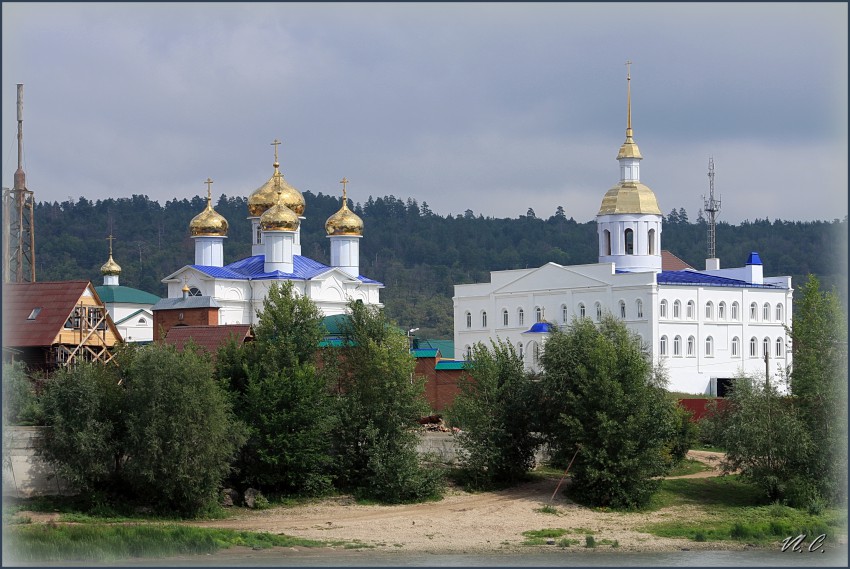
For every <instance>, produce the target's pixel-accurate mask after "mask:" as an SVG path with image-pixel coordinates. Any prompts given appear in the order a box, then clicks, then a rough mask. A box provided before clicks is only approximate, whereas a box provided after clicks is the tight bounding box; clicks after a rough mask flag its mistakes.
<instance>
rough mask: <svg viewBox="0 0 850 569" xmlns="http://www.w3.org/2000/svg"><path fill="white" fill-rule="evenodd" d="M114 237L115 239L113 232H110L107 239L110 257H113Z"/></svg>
mask: <svg viewBox="0 0 850 569" xmlns="http://www.w3.org/2000/svg"><path fill="white" fill-rule="evenodd" d="M114 239H115V237H113V236H112V233H110V234H109V237H107V238H106V240H107V241H109V256H110V257H112V241H113V240H114Z"/></svg>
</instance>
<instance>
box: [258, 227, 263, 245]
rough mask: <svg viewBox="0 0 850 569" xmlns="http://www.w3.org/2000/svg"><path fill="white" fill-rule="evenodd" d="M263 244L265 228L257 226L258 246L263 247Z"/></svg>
mask: <svg viewBox="0 0 850 569" xmlns="http://www.w3.org/2000/svg"><path fill="white" fill-rule="evenodd" d="M262 243H263V228H262V227H260V226H259V225H258V226H257V245H261V244H262Z"/></svg>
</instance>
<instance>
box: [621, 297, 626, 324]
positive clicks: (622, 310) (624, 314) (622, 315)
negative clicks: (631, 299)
mask: <svg viewBox="0 0 850 569" xmlns="http://www.w3.org/2000/svg"><path fill="white" fill-rule="evenodd" d="M620 318H622V319H623V320H625V319H626V301H625V300H621V301H620Z"/></svg>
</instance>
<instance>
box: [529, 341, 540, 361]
mask: <svg viewBox="0 0 850 569" xmlns="http://www.w3.org/2000/svg"><path fill="white" fill-rule="evenodd" d="M539 361H540V344H538V343H537V342H532V344H531V363H533V364H534V365H537V363H538V362H539Z"/></svg>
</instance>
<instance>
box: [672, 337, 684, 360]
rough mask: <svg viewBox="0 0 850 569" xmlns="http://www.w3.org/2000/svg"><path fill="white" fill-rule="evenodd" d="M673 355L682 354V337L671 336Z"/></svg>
mask: <svg viewBox="0 0 850 569" xmlns="http://www.w3.org/2000/svg"><path fill="white" fill-rule="evenodd" d="M673 355H674V356H681V355H682V337H681V336H676V337H675V338H673Z"/></svg>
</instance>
